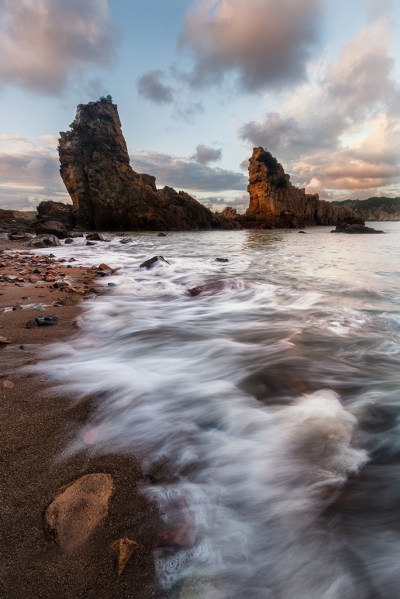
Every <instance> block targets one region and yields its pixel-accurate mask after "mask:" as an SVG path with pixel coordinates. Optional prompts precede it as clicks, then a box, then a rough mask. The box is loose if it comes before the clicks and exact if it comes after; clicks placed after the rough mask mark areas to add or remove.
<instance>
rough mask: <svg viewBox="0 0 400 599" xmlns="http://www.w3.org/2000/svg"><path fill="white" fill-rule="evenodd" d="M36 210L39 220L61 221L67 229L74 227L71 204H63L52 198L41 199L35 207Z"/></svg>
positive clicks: (43, 221)
mask: <svg viewBox="0 0 400 599" xmlns="http://www.w3.org/2000/svg"><path fill="white" fill-rule="evenodd" d="M37 212H38V215H37V218H38V220H39V222H42V223H47V222H49V221H57V222H60V223H62V224H63V225H64V227H65V228H66V229H67V230H71V229H74V228H75V225H76V217H75V214H74V207H73V206H72V204H63V203H62V202H53V201H52V200H48V201H43V202H40V204H39V206H38V207H37Z"/></svg>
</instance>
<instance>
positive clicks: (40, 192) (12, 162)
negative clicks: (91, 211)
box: [0, 135, 69, 210]
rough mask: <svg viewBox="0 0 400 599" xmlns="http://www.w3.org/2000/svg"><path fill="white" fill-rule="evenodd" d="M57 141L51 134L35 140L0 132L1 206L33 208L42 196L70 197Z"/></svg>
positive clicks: (45, 197) (55, 198)
mask: <svg viewBox="0 0 400 599" xmlns="http://www.w3.org/2000/svg"><path fill="white" fill-rule="evenodd" d="M54 143H55V138H54V136H52V135H48V136H47V135H44V136H42V137H41V138H38V139H37V140H35V141H31V140H28V139H25V138H23V137H19V136H8V135H0V181H1V183H0V207H2V208H9V209H13V210H20V209H23V208H25V209H26V208H28V207H30V208H31V209H33V207H34V206H36V205H37V204H38V203H39V202H40V201H42V200H50V199H51V200H55V201H63V202H65V201H67V200H69V195H68V194H67V193H66V191H65V187H64V185H63V183H62V180H61V177H60V175H59V163H58V158H57V154H56V152H55V149H54Z"/></svg>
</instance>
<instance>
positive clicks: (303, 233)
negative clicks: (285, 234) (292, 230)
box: [299, 231, 307, 235]
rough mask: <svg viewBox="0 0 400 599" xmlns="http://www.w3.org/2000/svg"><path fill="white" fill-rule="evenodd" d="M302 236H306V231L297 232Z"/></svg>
mask: <svg viewBox="0 0 400 599" xmlns="http://www.w3.org/2000/svg"><path fill="white" fill-rule="evenodd" d="M299 233H301V234H302V235H307V231H299Z"/></svg>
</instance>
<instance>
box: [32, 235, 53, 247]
mask: <svg viewBox="0 0 400 599" xmlns="http://www.w3.org/2000/svg"><path fill="white" fill-rule="evenodd" d="M24 245H25V246H26V247H33V248H47V247H52V246H56V245H61V244H60V241H59V239H58V237H56V235H37V237H34V238H33V239H30V240H29V241H26V242H25V243H24Z"/></svg>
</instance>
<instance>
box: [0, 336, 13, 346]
mask: <svg viewBox="0 0 400 599" xmlns="http://www.w3.org/2000/svg"><path fill="white" fill-rule="evenodd" d="M7 343H12V339H11V337H0V345H6V344H7Z"/></svg>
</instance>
